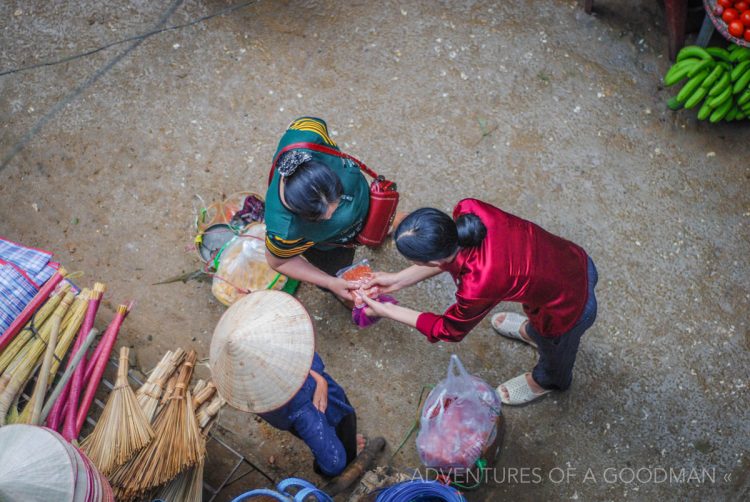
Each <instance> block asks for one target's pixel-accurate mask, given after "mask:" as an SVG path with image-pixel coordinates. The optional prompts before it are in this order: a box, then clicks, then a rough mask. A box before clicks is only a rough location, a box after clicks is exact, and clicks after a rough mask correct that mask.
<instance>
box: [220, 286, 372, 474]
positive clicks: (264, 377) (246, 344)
mask: <svg viewBox="0 0 750 502" xmlns="http://www.w3.org/2000/svg"><path fill="white" fill-rule="evenodd" d="M210 362H211V375H212V379H213V381H214V383H215V384H216V388H217V390H218V391H219V394H221V396H222V397H223V398H224V399H225V400H226V401H227V403H229V405H231V406H233V407H235V408H238V409H240V410H242V411H247V412H252V413H256V414H257V415H258V416H260V417H261V418H262V419H263V420H265V421H266V422H268V423H269V424H270V425H272V426H273V427H275V428H277V429H280V430H284V431H289V432H291V433H292V434H294V435H295V436H297V437H298V438H300V439H302V440H303V441H304V442H305V444H307V446H308V447H309V448H310V451H311V452H312V454H313V457H314V458H315V462H314V465H313V467H314V469H315V472H317V473H318V474H322V475H324V476H328V477H333V476H337V475H338V474H340V473H341V472H342V471H343V470H344V468H345V467H346V466H347V465H348V464H349V463H350V462H351V461H352V460H354V458H355V457H356V456H357V453H358V451H359V450H360V449H361V448H362V447H364V441H365V440H364V437H363V436H361V435H358V434H357V415H356V413H355V411H354V408H353V407H352V405H351V404H350V403H349V400H348V399H347V396H346V393H345V392H344V389H342V388H341V386H340V385H339V384H338V383H336V381H335V380H334V379H333V378H332V377H331V376H330V375H329V374H328V373H326V371H325V366H324V365H323V360H322V359H321V358H320V356H318V354H317V353H316V352H315V334H314V331H313V325H312V321H311V319H310V316H309V314H308V313H307V311H306V310H305V308H304V307H303V306H302V304H301V303H300V302H299V301H297V300H296V299H295V298H294V297H292V296H291V295H288V294H286V293H283V292H281V291H273V290H261V291H256V292H254V293H251V294H249V295H247V296H245V297H243V298H242V299H240V300H238V301H237V302H236V303H234V304H233V305H232V306H231V307H230V308H229V309H227V311H226V312H225V313H224V315H223V316H222V318H221V319H220V320H219V323H218V324H217V326H216V329H215V330H214V335H213V339H212V340H211V354H210Z"/></svg>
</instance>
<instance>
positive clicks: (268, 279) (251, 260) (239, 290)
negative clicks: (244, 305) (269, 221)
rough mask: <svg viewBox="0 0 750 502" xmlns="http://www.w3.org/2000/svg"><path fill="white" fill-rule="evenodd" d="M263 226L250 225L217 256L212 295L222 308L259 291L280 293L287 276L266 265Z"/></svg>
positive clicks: (264, 228)
mask: <svg viewBox="0 0 750 502" xmlns="http://www.w3.org/2000/svg"><path fill="white" fill-rule="evenodd" d="M265 233H266V226H265V225H264V224H255V225H250V226H249V227H247V228H246V229H245V231H244V232H243V234H242V235H239V236H237V237H235V238H234V239H233V240H232V241H230V242H229V243H228V244H227V245H226V247H225V248H224V250H223V251H222V252H221V255H220V256H219V268H218V269H217V270H216V273H215V274H214V279H213V284H212V286H211V292H212V293H213V294H214V296H215V297H216V299H217V300H219V301H220V302H221V303H223V304H224V305H231V304H233V303H234V302H236V301H237V300H239V299H240V298H241V297H242V296H244V295H246V294H248V293H250V292H252V291H256V290H259V289H266V288H271V287H273V289H281V288H282V287H284V284H285V283H286V276H284V275H280V274H278V273H277V272H276V271H275V270H274V269H272V268H271V267H270V265H268V262H267V261H266V250H265V249H266V248H265Z"/></svg>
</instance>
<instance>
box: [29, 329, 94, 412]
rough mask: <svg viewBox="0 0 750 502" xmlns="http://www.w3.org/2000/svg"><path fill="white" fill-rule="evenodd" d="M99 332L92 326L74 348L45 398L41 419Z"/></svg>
mask: <svg viewBox="0 0 750 502" xmlns="http://www.w3.org/2000/svg"><path fill="white" fill-rule="evenodd" d="M98 334H99V332H98V331H97V330H96V328H92V329H90V330H89V334H88V335H87V336H86V339H85V340H83V342H81V344H80V345H79V346H78V348H77V349H76V351H75V353H74V354H73V356H72V357H71V358H70V362H69V363H68V367H67V368H65V372H64V373H63V374H62V376H61V377H60V381H59V382H57V385H55V388H54V389H53V390H52V393H51V394H50V396H49V397H48V398H47V402H46V403H44V408H43V409H42V418H41V420H42V421H44V420H45V419H46V418H47V416H48V414H49V413H50V412H51V410H52V409H53V404H57V402H58V398H59V397H60V395H61V393H62V392H63V389H65V388H66V387H67V385H68V383H69V382H70V379H71V378H72V376H73V372H74V371H75V369H76V368H77V367H78V365H79V364H80V362H81V361H82V360H83V357H84V356H85V355H86V351H87V350H88V349H89V346H91V344H92V343H93V341H94V339H95V338H96V336H97V335H98Z"/></svg>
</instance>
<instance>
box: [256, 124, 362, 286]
mask: <svg viewBox="0 0 750 502" xmlns="http://www.w3.org/2000/svg"><path fill="white" fill-rule="evenodd" d="M294 143H314V144H318V145H323V146H326V147H328V148H333V149H336V150H338V147H337V146H336V143H335V142H334V141H333V140H332V139H331V138H330V136H329V134H328V127H327V126H326V123H325V122H324V121H323V120H321V119H318V118H313V117H302V118H299V119H297V120H295V121H294V122H292V123H291V125H290V126H289V128H288V129H287V131H286V132H285V133H284V135H283V136H282V137H281V141H280V142H279V146H278V148H277V150H276V154H275V155H274V159H276V157H278V159H277V161H276V169H275V170H274V173H273V176H272V178H271V182H270V184H269V186H268V191H267V192H266V212H265V214H266V215H265V218H266V258H267V259H268V263H269V264H270V265H271V267H272V268H273V269H274V270H276V271H278V272H280V273H282V274H284V275H286V276H288V277H291V278H293V279H298V280H301V281H305V282H309V283H312V284H315V285H317V286H318V287H320V288H323V289H327V290H330V291H331V292H333V293H334V294H336V295H337V296H338V297H340V298H341V299H343V300H346V301H351V299H352V295H351V292H350V290H351V289H353V288H355V287H356V285H354V284H350V283H348V282H347V281H345V280H344V279H339V278H337V277H336V275H335V274H336V272H337V271H338V270H340V269H341V268H343V267H346V266H348V265H351V263H352V261H353V260H354V248H353V246H351V244H352V243H353V241H354V237H355V236H356V235H357V233H359V231H360V230H361V229H362V225H363V224H364V221H365V217H366V216H367V210H368V209H369V203H370V200H369V185H368V183H367V179H366V178H365V177H364V175H363V174H362V172H361V171H360V169H359V167H358V166H357V165H356V164H355V163H353V162H352V161H350V160H347V159H343V158H341V157H338V156H334V155H329V154H326V153H321V152H318V151H315V150H311V149H309V148H294V149H291V150H288V151H285V152H284V153H283V154H281V155H280V156H279V153H280V152H281V151H282V150H284V149H285V148H286V147H287V146H288V145H291V144H294Z"/></svg>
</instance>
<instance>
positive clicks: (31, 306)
mask: <svg viewBox="0 0 750 502" xmlns="http://www.w3.org/2000/svg"><path fill="white" fill-rule="evenodd" d="M66 274H67V271H66V270H65V268H63V267H60V269H59V270H58V271H57V272H55V274H54V275H53V276H52V277H50V278H49V280H48V281H47V282H45V283H44V286H42V287H41V288H40V289H39V292H38V293H37V294H36V295H34V298H32V299H31V301H30V302H29V303H28V305H26V307H25V308H24V309H23V310H22V311H21V313H20V314H18V317H16V318H15V319H14V320H13V322H12V323H10V326H8V329H6V330H5V331H4V332H3V335H2V336H0V350H3V349H4V348H5V347H6V346H7V345H8V344H9V343H10V342H12V341H13V339H14V338H15V337H16V335H17V334H18V332H19V331H21V328H23V327H24V326H25V325H26V323H27V322H29V319H31V316H32V315H34V312H36V311H37V310H39V308H40V307H41V306H42V304H43V303H44V302H45V301H47V298H49V295H50V294H52V292H53V291H54V290H55V287H57V285H58V284H59V283H60V281H62V280H63V279H64V278H65V275H66Z"/></svg>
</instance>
